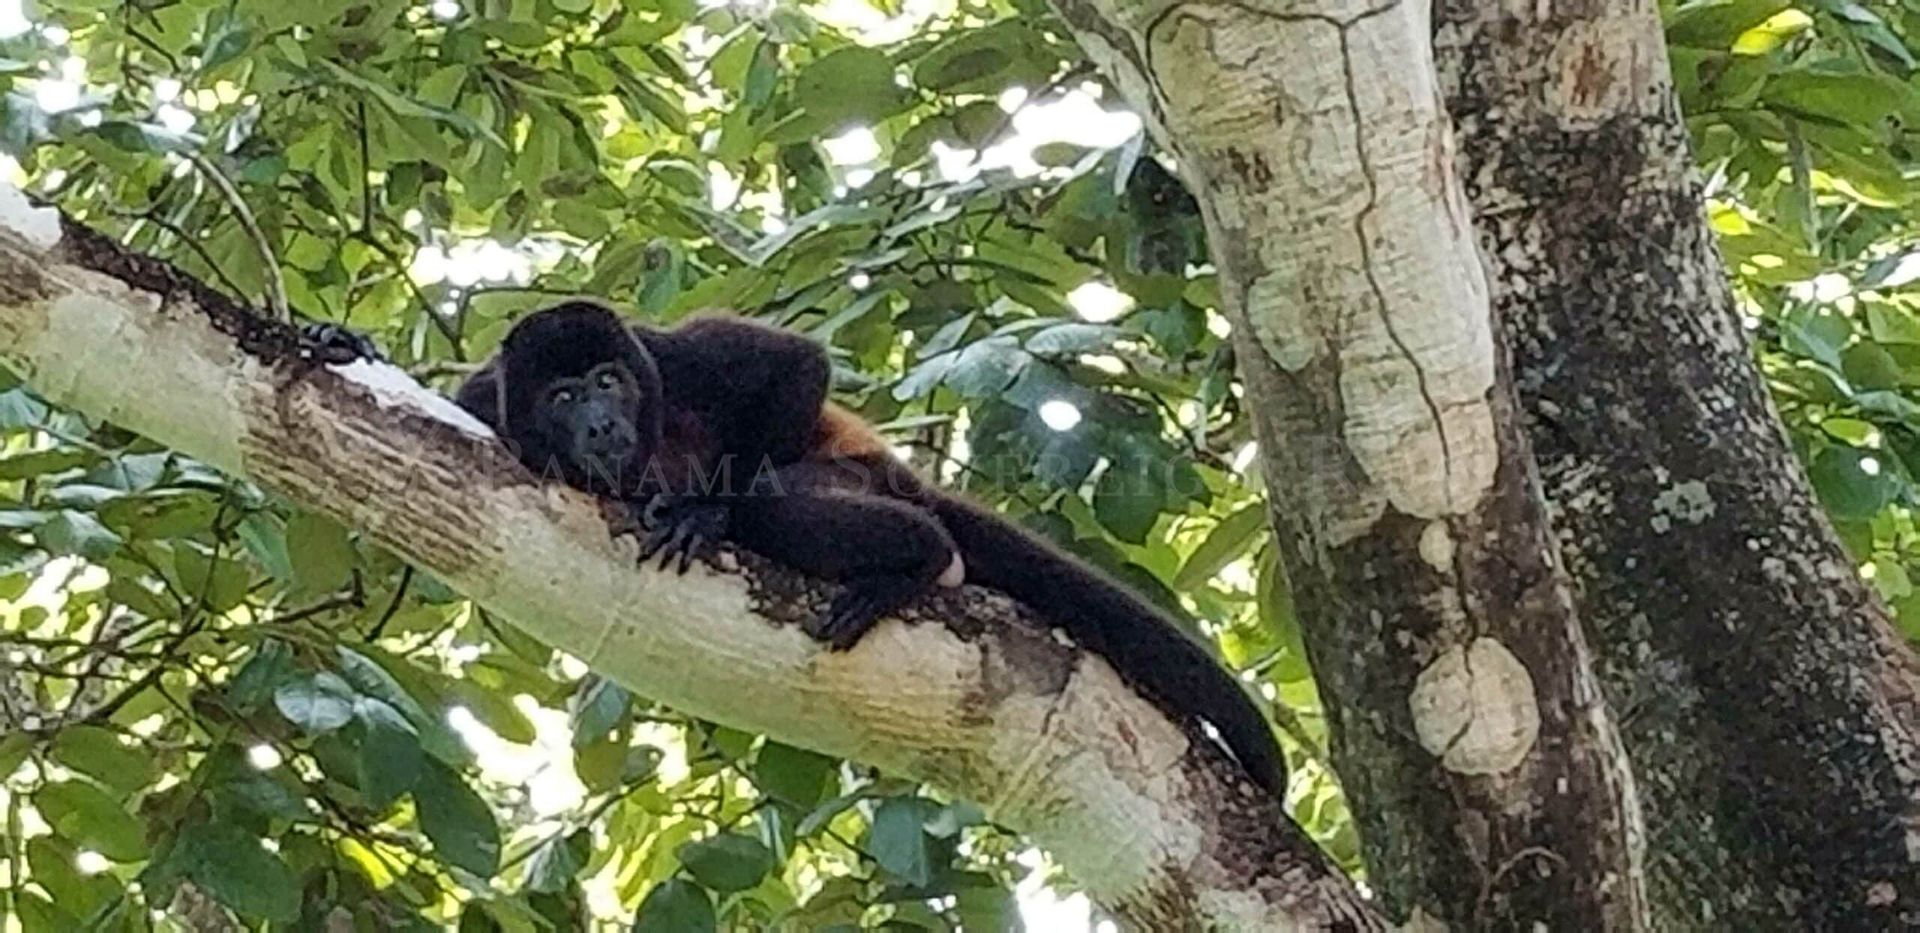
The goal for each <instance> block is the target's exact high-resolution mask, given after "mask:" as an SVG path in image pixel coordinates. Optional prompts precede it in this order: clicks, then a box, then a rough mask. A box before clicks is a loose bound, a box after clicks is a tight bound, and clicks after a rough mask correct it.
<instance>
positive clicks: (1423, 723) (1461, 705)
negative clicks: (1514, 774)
mask: <svg viewBox="0 0 1920 933" xmlns="http://www.w3.org/2000/svg"><path fill="white" fill-rule="evenodd" d="M1409 705H1410V706H1411V708H1412V710H1413V727H1414V731H1415V733H1416V734H1417V735H1418V736H1419V739H1420V746H1421V747H1422V748H1425V749H1426V750H1427V751H1428V752H1430V753H1432V754H1434V755H1436V756H1438V757H1439V758H1440V763H1441V765H1442V766H1443V767H1445V768H1446V769H1447V770H1449V771H1453V772H1455V773H1458V774H1499V773H1502V772H1504V771H1508V770H1511V769H1513V768H1514V767H1515V766H1517V765H1519V764H1520V762H1521V761H1523V760H1525V758H1526V756H1527V753H1528V752H1529V751H1532V750H1533V744H1534V740H1535V739H1537V738H1538V737H1539V735H1540V704H1539V701H1538V698H1537V697H1536V696H1535V694H1534V687H1533V677H1532V676H1531V675H1529V674H1528V673H1527V668H1526V665H1524V664H1522V663H1520V659H1519V658H1517V657H1514V655H1513V652H1511V651H1509V650H1507V646H1505V645H1503V644H1501V643H1500V642H1499V641H1496V640H1495V639H1492V638H1488V637H1486V636H1481V637H1479V638H1476V639H1474V640H1473V641H1472V642H1471V643H1470V644H1468V645H1466V646H1465V647H1462V646H1459V645H1455V646H1453V647H1451V648H1448V649H1447V650H1446V651H1444V652H1442V653H1441V654H1440V656H1439V657H1437V658H1435V659H1434V660H1433V662H1432V663H1430V664H1428V665H1427V667H1426V669H1424V670H1422V671H1421V672H1420V676H1419V677H1418V678H1416V679H1415V680H1414V684H1413V693H1412V695H1411V696H1410V698H1409Z"/></svg>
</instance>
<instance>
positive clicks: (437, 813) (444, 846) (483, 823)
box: [413, 760, 500, 878]
mask: <svg viewBox="0 0 1920 933" xmlns="http://www.w3.org/2000/svg"><path fill="white" fill-rule="evenodd" d="M413 802H414V806H415V807H417V808H418V810H419V813H420V829H421V831H422V832H424V833H426V834H427V839H429V840H431V841H432V842H433V849H434V852H435V853H436V854H438V855H439V856H440V857H441V858H443V859H445V860H446V861H447V862H448V863H449V864H452V865H456V866H458V867H460V868H463V869H465V870H467V871H468V872H471V873H473V874H475V875H478V876H480V877H482V878H491V877H493V875H494V873H495V872H498V871H499V870H500V827H499V825H498V824H497V823H495V822H494V819H493V810H492V809H491V808H489V807H488V806H487V802H486V801H485V800H482V799H480V795H479V794H476V793H474V792H473V788H471V787H468V786H467V782H466V781H463V780H461V778H460V775H459V774H457V773H455V772H454V770H453V769H452V768H449V767H447V766H446V765H444V764H441V763H440V762H438V761H435V760H428V761H427V762H426V767H425V768H424V769H423V770H422V771H421V773H420V781H419V783H418V784H417V785H416V786H415V787H414V791H413Z"/></svg>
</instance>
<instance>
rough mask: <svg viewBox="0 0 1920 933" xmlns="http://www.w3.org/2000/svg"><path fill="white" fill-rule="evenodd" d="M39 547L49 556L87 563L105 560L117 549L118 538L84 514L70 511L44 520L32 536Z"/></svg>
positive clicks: (91, 517) (119, 541) (118, 546)
mask: <svg viewBox="0 0 1920 933" xmlns="http://www.w3.org/2000/svg"><path fill="white" fill-rule="evenodd" d="M34 537H35V539H36V540H38V541H39V542H40V546H41V547H44V548H46V549H47V551H48V552H49V553H52V554H71V555H75V556H78V557H85V558H87V559H88V560H105V559H107V558H109V557H112V556H113V554H114V552H115V551H118V550H120V544H121V540H120V536H119V535H117V534H114V533H113V532H112V531H109V530H108V529H107V526H105V525H102V524H100V520H99V519H96V518H94V517H93V516H91V515H88V514H86V513H84V512H75V511H72V510H70V509H68V510H62V511H61V512H60V513H59V514H57V515H55V516H54V517H52V518H50V519H48V520H47V522H46V524H44V525H41V526H40V527H39V528H38V529H37V530H36V531H35V533H34Z"/></svg>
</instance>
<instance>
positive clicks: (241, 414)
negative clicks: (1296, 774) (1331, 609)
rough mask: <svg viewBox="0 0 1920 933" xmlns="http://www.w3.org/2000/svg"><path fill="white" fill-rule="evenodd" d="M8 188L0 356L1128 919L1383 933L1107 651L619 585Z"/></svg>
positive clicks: (806, 604)
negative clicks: (977, 813) (978, 813)
mask: <svg viewBox="0 0 1920 933" xmlns="http://www.w3.org/2000/svg"><path fill="white" fill-rule="evenodd" d="M49 214H50V212H47V211H34V210H31V209H29V208H28V207H27V206H26V204H25V200H24V197H23V196H22V195H20V194H19V193H18V192H16V191H9V190H4V189H0V363H4V364H5V365H7V366H9V367H12V368H14V369H15V370H16V371H17V372H19V373H20V374H21V375H22V376H23V377H24V378H26V379H27V380H28V381H29V383H31V384H32V385H33V386H34V388H35V389H36V390H37V391H39V392H41V393H42V394H44V395H46V396H47V397H48V398H50V399H52V400H53V401H56V402H58V403H60V404H63V405H68V406H71V407H74V408H76V409H79V410H82V411H85V412H88V413H90V414H92V415H95V416H98V417H102V418H106V419H109V420H112V421H114V422H116V423H118V424H121V425H124V426H125V427H127V428H130V429H132V430H135V431H139V432H141V433H143V434H145V435H147V436H149V437H151V438H153V439H155V440H157V441H160V442H162V443H165V444H168V445H169V446H172V447H174V448H175V449H177V450H180V451H182V452H183V453H186V454H188V455H190V456H194V457H197V458H200V459H202V460H204V461H206V462H208V463H210V464H212V465H214V466H217V467H219V468H221V469H224V470H227V471H229V472H232V473H234V474H236V475H240V476H244V477H246V478H248V479H251V480H253V481H255V482H258V483H260V484H261V485H263V486H266V487H268V488H271V489H275V490H277V491H279V492H281V493H283V494H285V495H287V496H288V497H289V498H291V499H293V500H295V501H297V502H300V503H301V504H303V505H305V506H308V507H311V508H314V509H316V510H318V511H321V512H323V513H326V514H329V515H331V516H333V517H335V518H337V519H339V520H342V521H344V522H347V523H349V524H351V525H353V526H355V527H357V528H359V529H361V530H362V531H364V532H365V533H367V534H368V535H369V536H371V538H373V539H374V540H376V541H378V542H379V543H380V544H381V545H383V546H385V547H388V548H390V549H392V550H394V551H395V552H396V553H398V554H400V555H402V556H403V557H405V558H406V559H407V560H408V561H409V562H411V563H413V564H414V565H416V566H418V567H420V568H422V569H425V570H427V571H430V572H431V573H433V574H434V575H435V576H436V577H437V578H439V579H442V580H445V581H446V582H447V583H448V584H449V585H451V586H453V587H455V588H457V589H459V590H460V591H462V592H464V593H465V594H467V595H468V596H469V597H471V598H473V599H474V600H475V601H477V602H479V603H480V604H482V605H484V606H485V607H487V608H488V609H490V610H492V611H494V612H496V613H498V614H499V615H501V616H502V617H504V618H506V619H508V620H510V621H512V622H513V623H514V624H516V625H518V626H519V627H521V628H522V629H524V630H525V631H527V632H528V633H530V634H531V635H533V636H535V637H537V638H539V639H541V640H543V641H546V642H547V643H549V644H551V645H553V646H554V647H555V648H558V649H560V650H562V651H566V652H568V653H570V654H572V655H574V656H576V657H578V658H580V659H582V660H583V661H585V662H586V663H587V664H588V665H589V666H590V667H592V668H593V669H594V670H595V671H597V672H599V673H601V674H603V675H604V676H606V677H608V678H609V679H612V680H614V681H615V682H618V683H620V684H623V685H625V686H628V687H630V688H632V689H634V690H636V691H638V692H641V693H643V694H645V695H647V696H650V697H654V698H657V699H658V700H660V701H662V702H664V703H667V704H669V705H671V706H674V707H676V708H678V709H680V710H682V711H685V712H687V713H689V714H692V715H696V716H700V717H703V718H707V719H710V720H713V721H715V722H719V723H724V724H726V725H729V726H733V727H736V728H741V729H748V730H753V731H756V732H765V733H767V734H769V735H773V736H776V737H778V738H779V739H780V740H781V741H784V742H789V743H792V744H796V745H801V746H805V747H809V748H814V749H818V750H820V751H823V752H827V753H830V754H835V755H844V756H850V757H855V758H858V759H860V760H862V761H865V762H869V763H872V764H874V765H877V766H879V767H882V768H886V769H889V770H892V771H895V772H898V773H901V774H905V775H910V776H913V777H916V778H920V779H924V780H928V781H930V782H932V783H935V784H937V785H939V786H942V787H944V788H946V789H949V790H951V791H953V792H955V793H958V794H960V795H963V796H965V797H967V798H969V799H972V800H974V801H977V802H979V803H980V805H981V806H982V808H983V809H984V810H985V812H986V813H987V814H988V816H989V817H990V818H991V819H993V820H995V821H996V822H999V823H1001V824H1002V825H1006V826H1009V827H1011V828H1014V829H1017V830H1020V831H1022V832H1025V833H1027V834H1028V835H1029V836H1030V837H1031V838H1032V839H1033V840H1034V841H1035V842H1036V843H1037V844H1039V845H1041V846H1043V847H1044V848H1046V849H1047V850H1048V851H1049V852H1051V853H1053V855H1054V856H1055V857H1056V858H1058V859H1059V860H1060V862H1061V863H1062V864H1063V865H1065V866H1066V867H1067V869H1068V870H1069V871H1070V872H1072V873H1073V875H1074V877H1075V878H1076V879H1077V880H1078V881H1079V883H1080V884H1081V885H1082V886H1083V887H1084V889H1085V890H1086V891H1087V893H1088V894H1089V896H1091V897H1093V898H1094V899H1095V900H1096V901H1098V902H1099V903H1101V904H1102V905H1104V906H1106V907H1107V908H1109V909H1111V910H1113V911H1114V912H1115V913H1117V914H1118V915H1120V916H1122V917H1124V918H1126V919H1128V920H1129V921H1131V922H1132V923H1133V924H1134V925H1136V926H1138V927H1141V928H1152V929H1164V928H1181V929H1186V928H1196V927H1208V928H1215V929H1273V928H1275V927H1276V926H1278V927H1292V926H1303V927H1309V928H1326V927H1328V926H1332V925H1339V926H1343V927H1345V928H1348V929H1376V928H1383V927H1382V926H1381V921H1380V920H1379V918H1378V917H1377V915H1376V914H1374V913H1373V911H1372V909H1371V907H1370V905H1368V904H1367V903H1366V902H1365V901H1364V900H1363V899H1362V898H1361V897H1360V896H1359V895H1358V894H1357V893H1356V891H1355V890H1354V888H1353V887H1352V885H1351V884H1350V883H1349V882H1348V881H1347V879H1346V878H1345V877H1344V876H1342V875H1340V874H1339V872H1338V871H1336V870H1335V869H1333V868H1332V867H1330V866H1329V864H1328V863H1327V861H1326V860H1325V859H1324V857H1323V856H1322V855H1321V854H1320V853H1319V852H1318V850H1316V849H1315V848H1314V847H1313V846H1312V844H1311V843H1310V842H1309V841H1308V840H1307V838H1306V837H1305V835H1304V833H1302V832H1301V831H1300V830H1299V828H1298V827H1296V826H1294V825H1293V824H1292V823H1291V822H1290V821H1288V820H1287V819H1286V818H1285V816H1284V814H1283V813H1282V812H1281V809H1280V807H1279V806H1278V804H1277V802H1275V801H1272V800H1268V799H1264V798H1263V797H1262V796H1261V795H1260V793H1259V792H1257V791H1255V790H1254V789H1253V788H1252V787H1251V786H1250V785H1249V784H1248V783H1247V782H1246V781H1245V780H1244V778H1243V777H1242V776H1241V775H1240V773H1239V772H1238V770H1237V769H1236V768H1235V767H1234V766H1233V765H1232V764H1231V763H1230V762H1229V761H1228V760H1227V759H1226V758H1225V757H1224V756H1223V754H1222V753H1220V752H1219V751H1218V750H1217V749H1216V748H1215V747H1214V746H1213V745H1212V744H1211V743H1209V742H1207V741H1205V740H1204V739H1203V738H1200V737H1197V736H1194V735H1192V734H1190V733H1188V732H1185V731H1183V730H1182V729H1180V728H1178V727H1176V726H1175V725H1174V724H1173V723H1171V722H1170V721H1169V720H1168V719H1167V718H1166V717H1164V716H1163V715H1162V714H1161V713H1160V712H1159V711H1158V710H1157V709H1155V708H1154V707H1153V706H1152V705H1150V704H1149V703H1148V702H1147V701H1146V700H1144V699H1142V698H1141V697H1140V696H1138V695H1137V694H1135V693H1134V692H1132V691H1131V690H1130V689H1128V687H1127V686H1126V685H1125V684H1124V683H1122V681H1121V680H1120V678H1119V677H1118V676H1117V675H1116V674H1115V673H1114V672H1113V670H1112V669H1111V668H1110V667H1108V666H1107V664H1106V663H1105V662H1104V661H1102V660H1100V659H1099V658H1097V657H1095V656H1092V655H1089V654H1086V653H1083V652H1081V651H1079V650H1078V649H1076V648H1074V647H1072V646H1071V645H1067V644H1064V643H1062V642H1061V641H1060V640H1058V639H1057V638H1055V637H1054V636H1053V635H1052V634H1050V633H1048V632H1046V631H1044V630H1042V629H1040V628H1038V627H1036V626H1035V625H1034V624H1033V623H1032V622H1031V621H1030V620H1028V619H1027V618H1026V617H1024V616H1023V614H1022V613H1021V612H1020V611H1019V610H1018V609H1017V608H1016V607H1014V606H1013V604H1011V603H1010V602H1008V601H1007V600H1005V599H1004V598H1001V597H999V596H996V595H993V594H990V593H987V592H984V591H979V590H972V589H969V590H966V591H963V592H961V593H959V594H954V595H941V596H936V597H932V598H929V599H928V600H927V601H926V602H925V603H924V604H923V605H921V606H919V607H918V608H916V609H912V610H909V611H907V612H905V613H903V614H902V618H903V619H904V620H905V621H906V622H908V623H915V624H901V623H900V622H888V623H884V624H882V625H881V626H880V627H879V628H877V629H876V630H875V631H874V632H873V633H872V634H871V635H869V636H868V637H867V638H866V639H865V640H864V641H863V642H862V643H861V644H860V645H859V646H858V647H857V648H855V649H854V650H853V651H850V652H845V653H831V654H830V653H827V652H826V651H823V650H822V649H821V648H820V647H819V646H818V645H817V644H815V643H814V642H813V641H812V640H810V639H809V638H807V636H806V635H804V634H803V633H802V632H801V631H800V629H799V626H798V624H797V623H798V621H799V620H801V619H804V618H806V617H808V616H809V615H810V614H812V613H814V612H816V611H818V609H819V608H820V607H821V606H822V605H823V604H824V602H825V597H826V596H827V595H828V592H827V590H826V588H825V587H823V586H821V585H819V584H816V583H814V582H812V581H809V580H807V579H804V578H801V577H798V576H796V575H794V574H791V573H788V572H784V571H781V570H779V569H778V568H774V567H771V566H769V565H767V564H766V562H764V561H760V560H758V559H756V558H753V557H752V556H750V555H741V556H739V557H738V558H737V559H734V560H728V561H722V563H723V564H726V565H728V566H726V567H712V566H707V565H704V564H702V565H698V566H696V568H695V570H694V571H693V572H692V573H690V574H688V575H687V576H685V577H672V576H667V575H663V574H661V573H659V572H656V571H653V570H651V569H642V568H636V567H635V555H636V550H637V549H636V546H635V544H634V542H633V541H632V540H631V539H628V538H622V539H617V540H616V539H613V538H612V537H610V535H609V534H608V531H607V526H606V523H605V522H604V520H603V519H602V518H601V516H600V514H599V511H598V509H597V506H596V505H595V504H594V503H593V502H592V501H591V500H590V499H589V498H588V497H586V496H584V495H582V494H580V493H577V492H575V491H573V490H570V489H564V488H558V487H553V486H544V485H542V484H540V483H539V482H538V481H537V480H536V479H535V478H534V477H533V476H531V475H530V474H529V473H528V472H527V471H526V470H524V469H523V468H521V467H520V466H519V464H518V463H517V462H515V461H513V460H512V458H511V457H509V456H508V455H507V453H506V452H505V451H504V450H503V449H502V448H501V447H500V446H499V445H497V444H496V443H494V442H493V440H492V439H491V438H490V437H489V436H487V435H485V434H484V433H483V432H484V429H481V428H478V426H477V424H475V423H473V422H471V419H467V420H466V424H465V426H463V425H462V424H460V423H457V422H456V419H459V418H460V417H461V413H460V412H459V410H458V409H456V408H453V406H452V405H451V404H450V403H448V402H447V401H446V400H444V399H442V398H440V397H439V396H435V395H432V394H431V393H428V392H427V391H426V390H424V389H421V388H420V387H419V386H418V385H417V384H415V383H414V382H413V381H412V380H411V379H409V378H408V377H406V376H405V374H404V373H402V372H400V371H399V370H397V369H394V368H392V367H389V366H386V365H384V364H372V363H364V362H362V363H355V364H352V365H349V366H343V367H331V368H329V367H320V366H316V365H314V364H311V363H306V362H303V361H301V360H300V358H299V355H298V352H297V342H296V340H295V336H294V333H293V331H292V330H291V329H290V328H289V327H287V326H285V325H283V324H281V323H278V322H274V321H270V320H267V319H265V318H262V317H259V316H257V315H254V314H252V313H250V312H248V311H247V310H246V309H244V308H240V307H238V306H236V305H234V304H233V303H232V302H231V301H229V300H228V299H226V298H225V297H223V296H221V295H220V294H218V293H217V292H214V291H212V290H211V289H208V288H207V287H205V286H204V285H202V284H201V283H199V282H197V281H194V280H192V279H190V278H188V277H186V276H184V275H182V274H181V273H179V272H177V271H176V270H174V269H172V268H171V267H169V266H166V265H165V264H163V263H160V262H157V261H155V260H152V259H150V258H147V257H142V256H138V255H134V254H130V253H127V252H126V251H124V250H123V249H122V248H121V247H119V246H118V245H116V244H115V243H113V242H112V241H111V240H109V239H106V238H104V237H101V236H98V235H97V234H94V233H92V232H91V231H88V230H86V229H84V228H82V227H79V226H77V225H75V224H73V223H71V222H65V221H62V222H61V223H60V224H59V226H58V227H57V228H56V227H55V225H54V223H53V222H52V220H51V218H50V217H49Z"/></svg>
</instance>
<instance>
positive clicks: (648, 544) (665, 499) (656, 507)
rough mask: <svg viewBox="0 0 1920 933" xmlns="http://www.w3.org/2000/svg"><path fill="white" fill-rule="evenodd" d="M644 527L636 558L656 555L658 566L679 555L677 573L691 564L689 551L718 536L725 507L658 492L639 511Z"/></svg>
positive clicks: (724, 525)
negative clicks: (638, 554)
mask: <svg viewBox="0 0 1920 933" xmlns="http://www.w3.org/2000/svg"><path fill="white" fill-rule="evenodd" d="M640 521H641V523H642V524H643V525H644V526H645V527H646V528H647V529H648V530H647V534H646V537H645V538H643V539H641V542H640V562H641V563H643V564H644V563H646V562H647V561H648V560H651V559H652V558H653V556H654V555H655V554H658V555H660V569H661V570H665V569H667V567H668V566H669V565H671V564H673V562H674V559H675V558H678V559H679V562H680V563H679V567H678V568H677V569H676V572H678V573H686V572H687V568H689V567H691V566H693V555H694V553H695V552H697V551H700V550H703V549H705V548H707V547H709V546H711V545H712V544H714V543H715V542H717V541H719V540H720V536H721V535H723V534H725V533H726V530H727V508H726V506H724V505H720V504H719V503H716V502H713V501H711V500H706V499H699V498H695V497H692V496H673V495H658V496H654V497H653V499H651V500H650V501H648V502H647V504H646V506H645V508H644V511H642V513H641V515H640Z"/></svg>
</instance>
